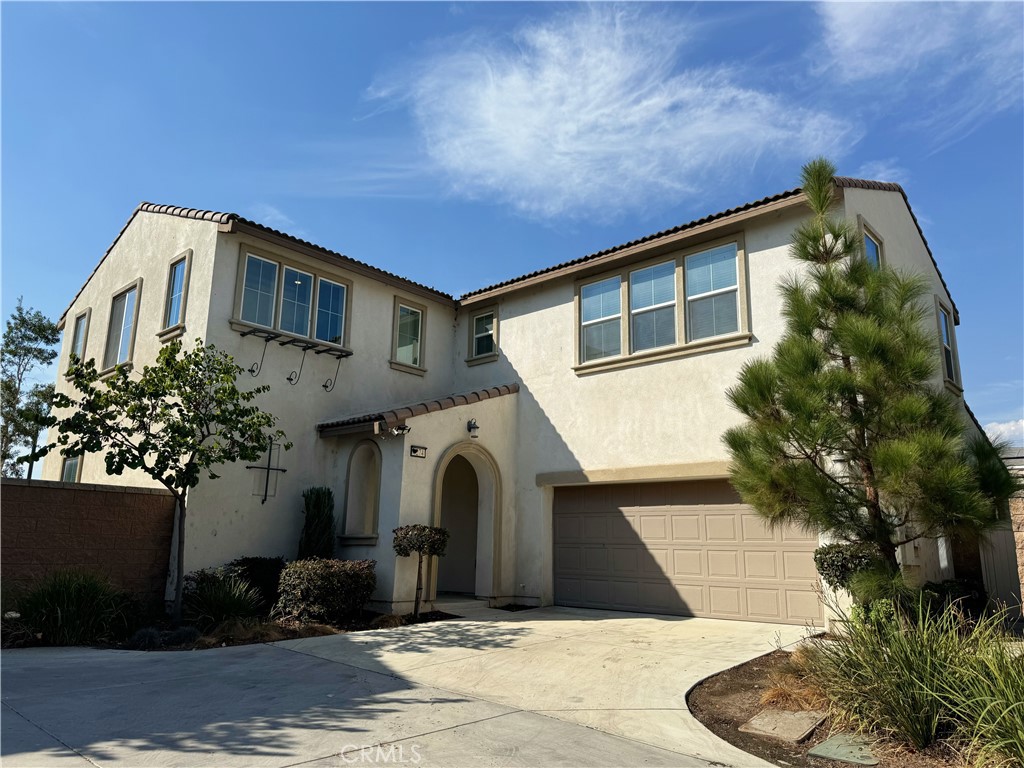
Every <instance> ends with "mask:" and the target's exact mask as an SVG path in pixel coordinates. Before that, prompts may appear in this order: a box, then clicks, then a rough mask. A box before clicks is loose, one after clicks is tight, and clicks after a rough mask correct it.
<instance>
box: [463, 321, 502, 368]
mask: <svg viewBox="0 0 1024 768" xmlns="http://www.w3.org/2000/svg"><path fill="white" fill-rule="evenodd" d="M497 356H498V310H497V309H495V308H487V309H481V310H478V311H476V312H473V313H472V314H470V316H469V350H468V356H467V358H466V362H467V363H469V364H471V365H472V364H473V363H483V362H487V361H489V360H494V359H495V358H496V357H497Z"/></svg>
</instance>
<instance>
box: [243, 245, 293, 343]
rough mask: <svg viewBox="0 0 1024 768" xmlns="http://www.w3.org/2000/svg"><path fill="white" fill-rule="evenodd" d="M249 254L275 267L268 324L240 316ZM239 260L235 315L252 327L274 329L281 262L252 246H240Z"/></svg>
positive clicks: (277, 318) (276, 318) (275, 326)
mask: <svg viewBox="0 0 1024 768" xmlns="http://www.w3.org/2000/svg"><path fill="white" fill-rule="evenodd" d="M250 256H252V257H253V258H254V259H259V260H260V261H265V262H267V263H269V264H273V265H274V266H275V267H276V268H277V274H276V275H275V276H274V304H273V311H274V315H273V316H272V317H271V318H270V325H263V324H262V323H257V322H256V321H254V320H246V319H245V318H244V317H243V316H242V310H243V304H244V303H245V277H246V275H247V274H248V270H249V257H250ZM241 261H242V264H241V267H242V269H241V273H242V279H241V280H239V281H238V289H237V291H238V306H237V310H238V312H237V314H236V317H237V318H238V319H239V320H240V321H241V322H243V323H247V324H249V325H251V326H253V327H254V328H266V329H267V330H274V329H276V328H277V326H278V320H279V319H280V318H279V315H278V312H277V310H278V304H279V303H280V301H281V300H280V298H279V296H280V295H281V279H282V278H281V273H282V271H283V270H282V268H281V267H282V264H281V262H280V261H279V260H277V259H272V258H268V257H267V256H264V255H263V254H261V253H259V252H257V251H256V250H255V249H254V248H246V247H245V246H242V256H241ZM286 333H287V331H286Z"/></svg>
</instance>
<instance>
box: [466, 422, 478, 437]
mask: <svg viewBox="0 0 1024 768" xmlns="http://www.w3.org/2000/svg"><path fill="white" fill-rule="evenodd" d="M466 431H467V432H469V436H470V437H471V438H473V439H474V440H475V439H476V438H477V437H478V435H477V432H479V431H480V425H479V424H477V423H476V419H470V420H469V421H467V422H466Z"/></svg>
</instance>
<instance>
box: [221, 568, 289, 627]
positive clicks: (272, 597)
mask: <svg viewBox="0 0 1024 768" xmlns="http://www.w3.org/2000/svg"><path fill="white" fill-rule="evenodd" d="M284 566H285V562H284V558H283V557H239V558H236V559H234V560H232V561H231V562H230V563H228V564H227V565H226V566H225V568H227V569H228V570H230V571H231V572H232V573H234V574H235V575H237V576H239V577H240V578H242V579H245V580H246V581H247V582H249V584H251V585H252V586H253V587H254V588H255V589H256V591H257V592H259V594H260V598H261V599H262V601H263V605H262V609H261V610H262V611H263V613H269V612H270V610H271V609H272V608H273V607H274V605H276V604H277V599H278V597H280V588H279V587H280V582H281V571H283V570H284Z"/></svg>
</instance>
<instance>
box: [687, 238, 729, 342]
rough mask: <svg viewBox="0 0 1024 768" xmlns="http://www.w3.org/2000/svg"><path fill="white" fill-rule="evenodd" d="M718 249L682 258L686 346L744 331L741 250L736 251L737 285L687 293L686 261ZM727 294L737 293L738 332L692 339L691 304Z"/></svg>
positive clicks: (697, 252)
mask: <svg viewBox="0 0 1024 768" xmlns="http://www.w3.org/2000/svg"><path fill="white" fill-rule="evenodd" d="M718 247H719V246H714V247H711V248H704V249H702V250H700V251H696V252H694V253H688V254H687V255H686V256H684V257H683V258H682V277H683V301H684V302H685V303H686V306H685V308H684V309H685V315H684V317H683V326H684V328H685V331H686V336H685V337H684V339H685V341H684V343H686V344H694V343H699V342H701V341H705V340H707V339H717V338H720V337H722V336H729V335H731V334H733V333H737V332H738V331H740V330H742V328H743V326H742V322H741V320H740V316H739V315H740V259H739V248H737V249H736V285H729V286H726V287H725V288H716V289H713V290H710V291H704V293H698V294H695V295H693V296H688V295H687V293H686V260H687V259H689V258H690V257H691V256H699V255H700V254H702V253H706V252H708V251H713V250H715V248H718ZM727 293H735V294H736V328H737V330H736V331H731V332H730V333H716V334H713V335H711V336H701V337H700V338H699V339H694V338H691V337H690V328H691V326H692V323H691V322H690V303H691V302H694V301H700V300H701V299H709V298H714V297H715V296H724V295H726V294H727Z"/></svg>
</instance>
